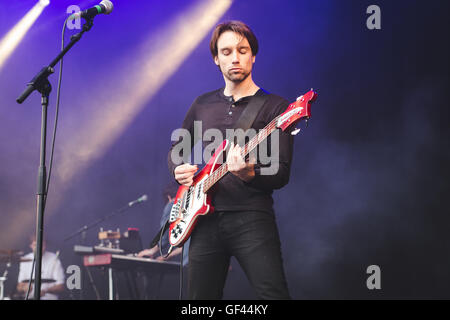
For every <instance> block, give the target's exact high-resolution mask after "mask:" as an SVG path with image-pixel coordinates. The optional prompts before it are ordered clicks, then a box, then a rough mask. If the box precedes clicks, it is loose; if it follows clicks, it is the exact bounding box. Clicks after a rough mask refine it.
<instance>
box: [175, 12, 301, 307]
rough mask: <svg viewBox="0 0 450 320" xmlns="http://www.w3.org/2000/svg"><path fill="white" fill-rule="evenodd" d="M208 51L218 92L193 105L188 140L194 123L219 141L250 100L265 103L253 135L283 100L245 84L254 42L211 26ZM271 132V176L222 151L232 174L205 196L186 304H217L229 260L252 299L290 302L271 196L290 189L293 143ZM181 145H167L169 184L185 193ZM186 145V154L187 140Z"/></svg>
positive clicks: (239, 31) (189, 179)
mask: <svg viewBox="0 0 450 320" xmlns="http://www.w3.org/2000/svg"><path fill="white" fill-rule="evenodd" d="M210 50H211V53H212V56H213V60H214V62H215V64H216V65H217V66H218V67H219V69H220V71H221V73H222V75H223V78H224V81H225V87H224V88H221V89H219V90H215V91H212V92H208V93H206V94H203V95H201V96H199V97H198V98H197V99H196V100H195V101H194V102H193V104H192V105H191V107H190V108H189V110H188V112H187V114H186V117H185V119H184V121H183V125H182V127H183V128H184V129H186V130H188V131H189V132H190V134H191V137H193V136H194V121H201V124H202V130H203V132H204V131H206V130H208V129H211V128H215V129H218V130H220V131H221V132H222V133H223V136H224V137H225V135H226V134H225V132H226V129H230V128H232V127H233V126H234V125H235V123H236V122H237V120H238V119H239V117H240V115H241V114H242V112H243V110H245V108H246V106H247V105H248V104H249V102H250V101H251V99H252V98H254V97H264V98H265V102H264V104H263V105H262V106H261V108H260V109H259V111H258V114H257V116H256V118H255V119H254V121H253V124H252V128H253V129H255V130H260V129H262V128H264V127H265V126H266V125H267V124H269V123H270V122H271V121H272V120H273V119H274V118H276V117H277V116H279V115H280V114H282V113H283V112H284V111H285V110H286V108H287V107H288V105H289V102H288V101H287V100H285V99H283V98H281V97H279V96H277V95H274V94H269V93H268V92H266V91H265V90H263V89H261V88H260V87H258V86H257V85H256V84H255V82H254V81H253V79H252V68H253V64H254V63H255V57H256V54H257V52H258V41H257V39H256V37H255V35H254V33H253V32H252V30H250V28H249V27H248V26H247V25H246V24H244V23H242V22H240V21H230V22H226V23H222V24H219V25H218V26H216V28H215V30H214V32H213V34H212V38H211V41H210ZM276 131H278V132H277V133H278V134H276V135H272V136H270V137H268V138H267V143H268V145H269V146H271V147H270V148H269V149H270V150H275V152H274V154H271V159H272V160H273V159H275V161H276V162H277V163H276V166H275V168H276V170H272V172H269V173H267V172H264V168H265V167H268V166H270V165H273V163H271V164H262V163H261V161H260V159H259V158H257V159H250V160H256V161H249V160H248V159H246V157H245V156H243V149H242V146H239V145H238V144H234V143H233V142H230V144H229V145H227V147H228V148H227V155H226V165H227V166H228V171H229V172H231V174H227V175H226V176H224V177H223V178H222V179H221V180H220V181H218V182H217V183H215V186H214V188H213V189H212V190H211V191H212V196H211V197H212V201H211V207H214V212H213V213H211V214H209V215H203V216H200V217H199V218H198V219H197V221H196V225H195V228H193V230H192V233H191V234H190V236H191V243H190V249H189V267H188V299H221V298H222V296H223V288H224V285H225V281H226V277H227V272H228V269H229V264H230V258H231V256H234V257H236V259H237V261H238V262H239V264H240V265H241V267H242V268H243V270H244V272H245V274H246V275H247V277H248V279H249V281H250V283H251V285H252V287H253V288H254V290H255V292H256V295H257V297H258V298H260V299H290V295H289V291H288V286H287V282H286V278H285V274H284V269H283V261H282V254H281V245H280V237H279V233H278V228H277V224H276V219H275V214H274V210H273V199H272V192H273V190H274V189H280V188H282V187H283V186H284V185H286V184H287V183H288V181H289V174H290V167H291V160H292V153H293V137H292V135H291V134H289V132H284V131H281V130H276ZM203 132H202V133H203ZM202 136H203V135H202ZM180 142H181V141H180V140H179V141H176V142H174V143H173V145H172V148H171V150H170V152H169V156H168V164H169V170H170V172H171V173H172V174H173V175H174V177H175V179H176V181H178V183H179V184H180V185H182V187H183V186H184V187H187V186H191V185H192V184H193V183H194V182H195V177H194V175H195V173H196V172H197V170H198V167H197V165H191V164H189V163H183V164H180V163H179V162H178V163H176V162H175V161H174V160H173V159H174V156H173V154H172V151H173V150H174V148H175V146H176V145H177V144H178V143H180ZM191 143H192V144H191V146H193V144H194V141H193V139H192V140H191ZM203 144H204V146H205V141H203ZM272 146H275V148H272ZM180 188H181V187H180ZM199 192H200V191H199ZM175 235H176V233H175Z"/></svg>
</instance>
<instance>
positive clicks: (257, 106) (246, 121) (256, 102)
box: [234, 94, 269, 147]
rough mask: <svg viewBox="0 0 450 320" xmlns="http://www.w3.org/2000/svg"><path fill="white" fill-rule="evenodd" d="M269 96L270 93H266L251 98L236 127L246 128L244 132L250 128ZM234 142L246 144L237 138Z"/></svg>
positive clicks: (241, 144)
mask: <svg viewBox="0 0 450 320" xmlns="http://www.w3.org/2000/svg"><path fill="white" fill-rule="evenodd" d="M268 97H269V95H268V94H265V95H263V96H253V97H252V98H251V99H250V101H249V103H248V105H247V107H246V108H245V109H244V111H242V114H241V116H240V117H239V119H238V121H237V122H236V124H235V125H234V129H242V130H244V132H245V131H247V130H248V129H250V127H251V126H252V124H253V122H255V119H256V116H257V115H258V113H259V110H261V109H262V107H263V106H264V104H265V103H266V101H267V99H268ZM234 143H238V144H239V145H240V146H241V147H242V146H243V145H244V144H245V143H244V141H236V138H235V141H234Z"/></svg>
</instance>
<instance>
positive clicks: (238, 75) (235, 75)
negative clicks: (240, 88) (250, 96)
mask: <svg viewBox="0 0 450 320" xmlns="http://www.w3.org/2000/svg"><path fill="white" fill-rule="evenodd" d="M222 74H223V75H224V76H225V78H227V79H228V80H230V81H232V82H234V83H240V82H242V81H244V80H245V79H247V78H248V76H249V75H250V72H247V73H246V72H229V71H227V72H225V73H223V72H222Z"/></svg>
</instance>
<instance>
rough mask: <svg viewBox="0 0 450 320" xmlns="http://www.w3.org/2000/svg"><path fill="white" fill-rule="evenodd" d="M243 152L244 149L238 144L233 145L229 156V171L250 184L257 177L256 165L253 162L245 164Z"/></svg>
mask: <svg viewBox="0 0 450 320" xmlns="http://www.w3.org/2000/svg"><path fill="white" fill-rule="evenodd" d="M241 152H242V148H241V147H240V146H239V145H238V144H236V145H235V144H234V143H232V144H231V146H230V148H229V150H228V155H227V165H228V170H229V171H230V172H231V173H232V174H234V175H235V176H237V177H238V178H240V179H241V180H244V181H245V182H249V181H250V180H252V179H253V178H254V177H255V169H254V167H255V164H254V163H253V161H250V162H245V160H244V158H243V157H242V155H241Z"/></svg>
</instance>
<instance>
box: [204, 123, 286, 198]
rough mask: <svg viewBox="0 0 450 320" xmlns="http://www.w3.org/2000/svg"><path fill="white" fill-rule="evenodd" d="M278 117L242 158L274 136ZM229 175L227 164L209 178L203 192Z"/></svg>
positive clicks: (248, 146)
mask: <svg viewBox="0 0 450 320" xmlns="http://www.w3.org/2000/svg"><path fill="white" fill-rule="evenodd" d="M278 118H279V116H278V117H276V118H275V119H273V120H272V121H271V122H270V123H269V124H268V125H267V126H265V127H264V129H262V130H260V131H259V132H258V134H257V135H255V136H254V137H253V138H252V139H251V140H250V141H249V142H248V143H247V144H246V145H245V146H244V148H243V149H242V151H241V156H242V157H243V158H245V156H247V155H248V154H249V153H250V152H251V151H252V150H253V149H255V148H256V147H257V146H258V145H259V144H260V143H261V142H262V141H264V139H266V138H267V137H268V136H270V135H271V134H272V132H274V131H275V129H276V128H277V127H276V125H277V121H278ZM227 173H228V165H227V164H226V162H225V163H224V164H222V165H221V166H220V167H219V168H217V169H216V170H215V171H213V173H211V174H210V175H209V177H208V178H207V179H206V180H205V181H204V186H203V191H204V192H205V193H206V192H207V191H208V190H209V189H210V188H212V186H213V185H214V184H215V183H216V182H217V181H219V180H220V179H222V177H223V176H224V175H225V174H227Z"/></svg>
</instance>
